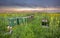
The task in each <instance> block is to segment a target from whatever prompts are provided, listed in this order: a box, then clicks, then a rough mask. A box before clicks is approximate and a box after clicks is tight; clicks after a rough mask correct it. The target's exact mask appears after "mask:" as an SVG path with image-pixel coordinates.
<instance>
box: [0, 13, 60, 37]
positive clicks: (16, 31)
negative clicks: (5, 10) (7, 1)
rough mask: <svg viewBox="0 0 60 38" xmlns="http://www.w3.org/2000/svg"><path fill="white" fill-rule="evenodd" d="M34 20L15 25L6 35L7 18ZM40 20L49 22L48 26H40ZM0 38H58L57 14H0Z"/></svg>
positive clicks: (58, 21) (59, 33)
mask: <svg viewBox="0 0 60 38" xmlns="http://www.w3.org/2000/svg"><path fill="white" fill-rule="evenodd" d="M29 15H33V16H34V18H33V19H32V20H31V21H29V20H28V22H26V23H25V24H24V23H22V24H20V25H15V26H14V27H13V29H12V30H13V32H12V34H8V33H7V28H6V27H7V24H8V23H9V22H8V21H7V19H8V18H11V17H12V18H14V17H26V16H29ZM42 18H46V19H48V20H49V26H43V25H42V21H41V20H42ZM0 38H60V14H59V13H19V14H17V13H12V14H0Z"/></svg>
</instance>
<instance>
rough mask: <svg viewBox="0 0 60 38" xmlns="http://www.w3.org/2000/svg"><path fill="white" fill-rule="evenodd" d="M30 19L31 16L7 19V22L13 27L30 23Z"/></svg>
mask: <svg viewBox="0 0 60 38" xmlns="http://www.w3.org/2000/svg"><path fill="white" fill-rule="evenodd" d="M32 18H33V16H27V17H15V18H8V22H9V25H10V26H14V25H20V24H21V23H26V22H28V21H31V20H32Z"/></svg>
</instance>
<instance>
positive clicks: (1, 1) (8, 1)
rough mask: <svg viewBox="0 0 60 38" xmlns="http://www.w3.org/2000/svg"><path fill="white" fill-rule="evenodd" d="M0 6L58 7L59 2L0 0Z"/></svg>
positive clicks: (45, 0) (49, 0)
mask: <svg viewBox="0 0 60 38" xmlns="http://www.w3.org/2000/svg"><path fill="white" fill-rule="evenodd" d="M0 6H20V7H60V0H0Z"/></svg>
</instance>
